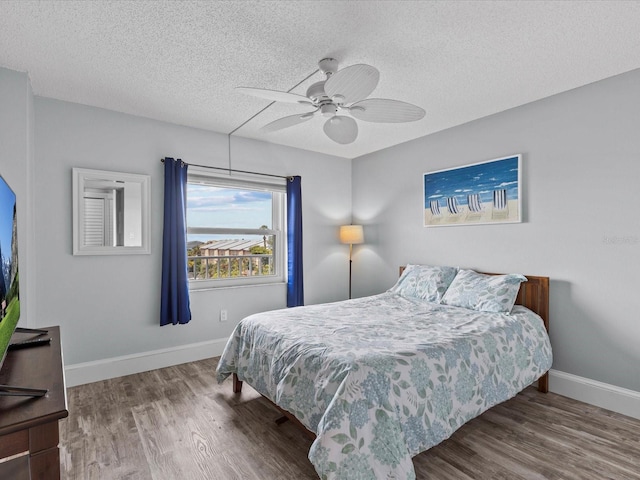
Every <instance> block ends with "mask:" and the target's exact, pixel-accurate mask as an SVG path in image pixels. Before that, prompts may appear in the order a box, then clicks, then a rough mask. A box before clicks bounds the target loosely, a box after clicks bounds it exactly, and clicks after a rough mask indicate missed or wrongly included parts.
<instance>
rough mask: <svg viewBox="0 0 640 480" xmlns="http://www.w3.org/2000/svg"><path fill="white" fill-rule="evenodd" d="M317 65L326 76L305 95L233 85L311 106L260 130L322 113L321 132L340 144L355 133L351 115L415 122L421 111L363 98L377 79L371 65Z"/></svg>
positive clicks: (271, 129)
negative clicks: (339, 66)
mask: <svg viewBox="0 0 640 480" xmlns="http://www.w3.org/2000/svg"><path fill="white" fill-rule="evenodd" d="M318 67H319V70H320V71H321V72H322V73H324V74H325V75H326V76H327V78H326V80H322V81H320V82H316V83H314V84H313V85H311V86H310V87H309V88H308V89H307V93H306V97H305V96H302V95H297V94H295V93H289V92H280V91H277V90H268V89H264V88H252V87H236V90H239V91H241V92H243V93H247V94H249V95H254V96H256V97H260V98H266V99H267V100H271V101H274V102H287V103H298V104H300V105H305V106H308V107H312V108H314V110H313V111H310V112H306V113H302V114H296V115H289V116H287V117H283V118H279V119H278V120H275V121H273V122H271V123H268V124H267V125H265V126H263V127H262V128H261V130H262V131H265V132H275V131H277V130H281V129H283V128H287V127H292V126H294V125H298V124H300V123H303V122H306V121H307V120H310V119H311V118H313V117H314V116H316V115H322V116H324V117H328V119H327V121H326V122H325V123H324V127H323V129H324V133H326V134H327V136H328V137H329V138H330V139H331V140H333V141H334V142H337V143H341V144H348V143H352V142H354V141H355V139H356V138H357V137H358V124H357V123H356V121H355V120H354V119H353V118H351V117H355V118H357V119H358V120H364V121H365V122H376V123H402V122H415V121H416V120H420V119H421V118H423V117H424V115H425V111H424V110H423V109H422V108H420V107H418V106H416V105H412V104H410V103H406V102H401V101H399V100H388V99H385V98H369V99H367V97H368V96H369V95H370V94H371V92H373V90H374V89H375V88H376V86H377V85H378V80H379V79H380V72H378V70H377V69H376V68H375V67H372V66H371V65H365V64H358V65H352V66H350V67H345V68H343V69H342V70H338V61H337V60H335V59H333V58H323V59H322V60H320V61H319V62H318ZM343 113H348V114H350V116H346V115H343Z"/></svg>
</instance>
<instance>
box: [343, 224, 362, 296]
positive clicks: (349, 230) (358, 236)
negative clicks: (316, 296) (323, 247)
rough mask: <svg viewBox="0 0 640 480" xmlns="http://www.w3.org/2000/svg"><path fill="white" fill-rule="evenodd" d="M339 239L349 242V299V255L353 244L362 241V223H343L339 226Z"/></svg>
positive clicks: (350, 260) (350, 261)
mask: <svg viewBox="0 0 640 480" xmlns="http://www.w3.org/2000/svg"><path fill="white" fill-rule="evenodd" d="M340 241H341V242H342V243H348V244H349V299H351V263H352V259H351V255H352V253H353V246H354V245H357V244H359V243H364V232H363V230H362V225H343V226H341V227H340Z"/></svg>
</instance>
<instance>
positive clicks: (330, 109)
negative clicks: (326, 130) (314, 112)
mask: <svg viewBox="0 0 640 480" xmlns="http://www.w3.org/2000/svg"><path fill="white" fill-rule="evenodd" d="M337 111H338V108H337V107H336V106H335V105H334V104H332V103H328V104H327V105H322V106H321V107H320V113H321V114H322V115H323V116H325V117H333V116H334V115H335V114H336V112H337Z"/></svg>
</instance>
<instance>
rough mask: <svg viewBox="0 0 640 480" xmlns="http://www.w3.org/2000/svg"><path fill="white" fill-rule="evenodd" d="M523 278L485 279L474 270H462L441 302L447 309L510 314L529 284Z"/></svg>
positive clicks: (485, 277)
mask: <svg viewBox="0 0 640 480" xmlns="http://www.w3.org/2000/svg"><path fill="white" fill-rule="evenodd" d="M526 281H527V278H526V277H525V276H523V275H519V274H515V273H510V274H508V275H485V274H482V273H478V272H474V271H473V270H460V271H459V272H458V274H457V275H456V278H454V279H453V282H451V285H450V286H449V288H448V289H447V291H446V293H445V295H444V297H443V298H442V302H441V303H443V304H445V305H452V306H455V307H463V308H469V309H471V310H477V311H479V312H500V313H509V312H510V311H511V309H512V308H513V304H514V303H515V301H516V297H517V296H518V291H519V290H520V283H522V282H526Z"/></svg>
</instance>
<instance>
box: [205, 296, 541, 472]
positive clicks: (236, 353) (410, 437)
mask: <svg viewBox="0 0 640 480" xmlns="http://www.w3.org/2000/svg"><path fill="white" fill-rule="evenodd" d="M551 361H552V356H551V345H550V343H549V338H548V336H547V333H546V331H545V329H544V326H543V323H542V320H541V319H540V317H538V316H537V315H536V314H535V313H533V312H531V311H530V310H527V309H526V308H524V307H521V306H515V307H514V309H513V311H512V312H511V314H510V315H504V314H498V313H481V312H476V311H473V310H467V309H463V308H458V307H450V306H445V305H440V304H434V303H428V302H425V301H422V300H416V299H411V298H405V297H402V296H400V295H397V294H393V293H389V292H387V293H383V294H380V295H375V296H372V297H366V298H361V299H356V300H348V301H343V302H337V303H330V304H323V305H312V306H306V307H297V308H290V309H284V310H277V311H272V312H265V313H259V314H256V315H252V316H249V317H247V318H245V319H244V320H243V321H242V322H240V323H239V324H238V326H237V327H236V329H235V331H234V333H233V334H232V336H231V337H230V338H229V341H228V343H227V345H226V348H225V350H224V353H223V355H222V358H221V359H220V362H219V364H218V369H217V374H218V381H219V382H222V381H223V380H224V379H225V378H226V377H228V376H229V375H230V374H232V373H237V375H238V378H239V379H240V380H242V381H246V382H248V383H249V384H250V385H251V386H252V387H254V388H255V389H256V390H257V391H258V392H260V393H261V394H262V395H264V396H265V397H267V398H269V399H270V400H271V401H273V402H274V403H275V404H277V405H279V406H280V407H282V408H283V409H285V410H287V411H289V412H291V413H292V414H293V415H295V416H296V417H297V418H298V419H299V420H300V421H301V422H302V423H303V424H304V425H305V426H306V427H307V428H308V429H309V430H311V431H313V432H316V434H317V438H316V440H315V442H314V443H313V445H312V446H311V449H310V451H309V460H311V462H312V463H313V465H314V467H315V469H316V471H317V473H318V475H319V476H320V477H321V478H322V479H327V480H328V479H345V480H346V479H348V480H359V479H372V480H375V479H386V480H391V479H396V480H412V479H415V472H414V469H413V463H412V461H411V457H412V456H414V455H416V454H418V453H420V452H422V451H424V450H427V449H428V448H430V447H432V446H434V445H436V444H438V443H440V442H441V441H443V440H445V439H446V438H448V437H449V436H451V434H452V433H453V432H454V431H455V430H456V429H458V428H459V427H460V426H462V425H463V424H464V423H465V422H467V421H469V420H470V419H472V418H474V417H476V416H478V415H480V414H481V413H482V412H484V411H485V410H487V409H488V408H490V407H492V406H494V405H496V404H498V403H501V402H503V401H505V400H507V399H509V398H511V397H513V396H515V395H516V393H518V392H519V391H521V390H522V389H523V388H525V387H526V386H528V385H529V384H531V383H532V382H533V381H535V380H536V379H538V378H539V377H540V376H541V375H542V374H543V373H544V372H546V371H547V370H548V369H549V368H551Z"/></svg>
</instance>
